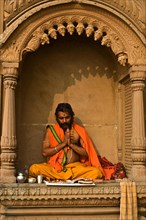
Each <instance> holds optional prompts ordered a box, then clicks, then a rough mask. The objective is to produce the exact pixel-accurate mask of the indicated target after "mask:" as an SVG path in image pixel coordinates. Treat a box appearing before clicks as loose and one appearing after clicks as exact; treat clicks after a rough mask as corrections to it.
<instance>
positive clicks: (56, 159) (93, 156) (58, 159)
mask: <svg viewBox="0 0 146 220" xmlns="http://www.w3.org/2000/svg"><path fill="white" fill-rule="evenodd" d="M53 127H54V129H55V131H56V133H57V135H58V137H59V138H60V140H61V141H63V140H64V132H63V130H62V128H60V126H59V124H58V123H56V124H55V125H53ZM73 128H74V129H75V130H76V132H77V133H78V134H79V136H80V138H81V139H82V141H83V146H82V147H83V148H84V149H85V150H86V152H87V154H88V158H87V159H85V158H83V157H80V162H81V163H85V164H86V165H87V166H93V167H98V168H100V169H101V171H102V172H103V169H102V167H101V164H100V162H99V159H98V156H97V153H96V151H95V149H94V146H93V144H92V142H91V139H90V138H89V136H88V134H87V132H86V130H85V128H83V127H81V126H79V125H77V124H73ZM48 137H49V140H50V147H55V146H57V145H58V142H57V140H56V139H55V137H54V135H53V134H52V132H51V130H50V129H48ZM63 155H64V150H60V151H59V152H58V153H56V154H54V155H53V156H51V157H50V158H49V161H48V162H47V163H48V164H49V165H51V166H52V167H54V168H55V169H56V170H57V171H58V172H61V171H62V170H63V166H62V164H61V163H62V159H63ZM103 173H104V172H103Z"/></svg>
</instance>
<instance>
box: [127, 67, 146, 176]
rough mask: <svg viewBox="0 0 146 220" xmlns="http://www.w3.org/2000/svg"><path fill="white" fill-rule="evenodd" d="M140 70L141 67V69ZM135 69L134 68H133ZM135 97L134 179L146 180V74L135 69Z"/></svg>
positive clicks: (132, 79) (133, 90)
mask: <svg viewBox="0 0 146 220" xmlns="http://www.w3.org/2000/svg"><path fill="white" fill-rule="evenodd" d="M139 68H140V67H139ZM133 69H134V68H133ZM130 78H131V82H132V84H131V88H132V95H133V106H132V107H133V108H132V109H133V112H132V119H133V120H132V139H131V145H132V161H133V166H132V177H133V178H134V179H136V180H141V179H142V180H143V179H144V180H146V167H145V161H146V139H145V124H144V103H143V91H144V87H145V78H146V72H144V71H142V69H139V70H138V67H137V70H136V69H134V70H133V71H131V73H130Z"/></svg>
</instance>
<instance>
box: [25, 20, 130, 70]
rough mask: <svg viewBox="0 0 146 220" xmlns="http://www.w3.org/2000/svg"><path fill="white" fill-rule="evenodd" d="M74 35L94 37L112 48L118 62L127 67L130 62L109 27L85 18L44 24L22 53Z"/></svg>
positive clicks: (118, 38) (120, 42) (36, 31)
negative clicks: (59, 36)
mask: <svg viewBox="0 0 146 220" xmlns="http://www.w3.org/2000/svg"><path fill="white" fill-rule="evenodd" d="M67 32H68V33H69V34H70V35H73V33H75V32H76V33H78V35H81V34H83V33H84V34H85V35H86V36H87V37H90V36H92V35H93V37H94V40H95V41H97V40H99V41H101V45H105V46H107V47H111V50H112V51H113V53H114V54H115V55H116V56H117V57H118V62H119V63H120V64H121V65H123V66H125V65H126V63H127V61H128V55H127V52H126V51H125V48H124V46H123V43H122V41H121V40H120V37H119V36H117V35H116V33H114V32H113V31H112V30H111V29H110V28H109V27H106V26H105V24H102V23H101V22H100V24H99V22H98V23H97V22H95V20H92V19H91V18H90V19H89V18H88V19H87V18H86V17H83V16H76V17H73V16H66V17H60V18H59V19H58V20H55V21H52V22H51V21H49V22H48V23H47V22H46V23H45V24H42V25H41V26H40V27H39V28H38V29H37V30H35V32H34V33H33V34H32V36H31V39H30V40H29V41H28V42H27V45H26V46H25V48H24V49H23V51H22V54H23V53H26V52H31V51H35V50H37V49H38V48H39V46H40V45H44V44H46V43H47V44H49V43H50V39H51V38H52V39H55V40H56V39H57V37H58V34H59V35H62V36H65V34H66V33H67Z"/></svg>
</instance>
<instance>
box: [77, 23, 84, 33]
mask: <svg viewBox="0 0 146 220" xmlns="http://www.w3.org/2000/svg"><path fill="white" fill-rule="evenodd" d="M84 28H85V27H84V25H83V23H81V22H79V23H78V24H77V26H76V30H77V33H78V35H81V34H82V33H83V31H84Z"/></svg>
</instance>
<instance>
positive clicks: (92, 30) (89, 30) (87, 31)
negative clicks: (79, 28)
mask: <svg viewBox="0 0 146 220" xmlns="http://www.w3.org/2000/svg"><path fill="white" fill-rule="evenodd" d="M93 32H94V28H93V26H92V25H91V24H89V25H88V26H87V27H86V35H87V37H90V36H91V34H92V33H93Z"/></svg>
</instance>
